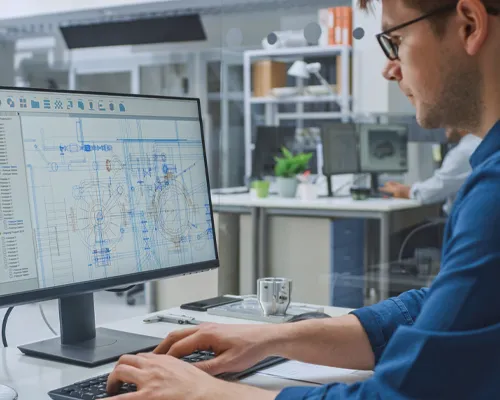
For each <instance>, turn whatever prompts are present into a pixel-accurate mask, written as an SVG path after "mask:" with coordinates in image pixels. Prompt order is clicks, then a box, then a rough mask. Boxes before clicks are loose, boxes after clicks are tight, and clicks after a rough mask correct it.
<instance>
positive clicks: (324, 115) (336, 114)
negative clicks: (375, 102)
mask: <svg viewBox="0 0 500 400" xmlns="http://www.w3.org/2000/svg"><path fill="white" fill-rule="evenodd" d="M276 117H277V119H278V120H296V119H303V120H315V119H343V118H346V119H350V118H352V113H348V114H344V113H342V112H340V111H330V112H328V111H321V112H302V113H298V112H295V113H294V112H291V113H278V114H277V116H276Z"/></svg>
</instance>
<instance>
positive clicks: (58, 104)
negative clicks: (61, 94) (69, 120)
mask: <svg viewBox="0 0 500 400" xmlns="http://www.w3.org/2000/svg"><path fill="white" fill-rule="evenodd" d="M54 108H55V109H56V110H64V106H63V102H62V101H61V100H59V99H57V100H55V101H54Z"/></svg>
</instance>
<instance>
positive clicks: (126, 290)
mask: <svg viewBox="0 0 500 400" xmlns="http://www.w3.org/2000/svg"><path fill="white" fill-rule="evenodd" d="M136 286H137V285H132V286H128V287H126V288H123V289H109V290H106V292H111V293H123V292H128V291H129V290H132V289H133V288H135V287H136Z"/></svg>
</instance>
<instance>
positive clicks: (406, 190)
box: [380, 182, 411, 199]
mask: <svg viewBox="0 0 500 400" xmlns="http://www.w3.org/2000/svg"><path fill="white" fill-rule="evenodd" d="M380 191H381V192H387V193H390V194H392V195H393V196H394V197H396V198H398V199H409V198H410V191H411V187H410V186H407V185H402V184H401V183H398V182H387V183H386V184H385V185H384V186H383V187H382V188H381V189H380Z"/></svg>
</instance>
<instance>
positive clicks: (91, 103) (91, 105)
mask: <svg viewBox="0 0 500 400" xmlns="http://www.w3.org/2000/svg"><path fill="white" fill-rule="evenodd" d="M89 110H90V111H95V109H94V101H93V100H89Z"/></svg>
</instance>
